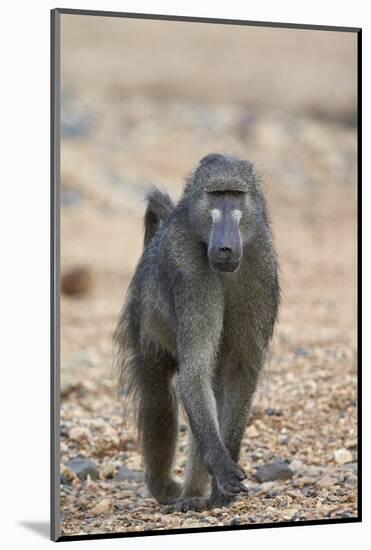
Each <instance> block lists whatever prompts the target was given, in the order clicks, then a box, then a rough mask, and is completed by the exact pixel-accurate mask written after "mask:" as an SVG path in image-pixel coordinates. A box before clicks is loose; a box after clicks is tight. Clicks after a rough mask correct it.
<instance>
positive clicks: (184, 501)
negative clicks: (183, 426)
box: [176, 432, 210, 512]
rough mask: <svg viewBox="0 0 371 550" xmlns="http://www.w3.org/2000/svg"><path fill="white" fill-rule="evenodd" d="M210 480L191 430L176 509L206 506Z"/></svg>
mask: <svg viewBox="0 0 371 550" xmlns="http://www.w3.org/2000/svg"><path fill="white" fill-rule="evenodd" d="M209 482H210V475H209V473H208V471H207V469H206V466H205V465H204V463H203V462H202V459H201V454H200V451H199V449H198V446H197V443H196V441H195V438H194V437H193V435H192V432H189V440H188V454H187V466H186V471H185V481H184V487H183V490H182V494H181V498H180V499H179V501H178V502H177V506H176V508H177V510H179V511H181V512H187V511H188V510H197V511H200V510H203V509H204V508H206V506H207V498H206V496H205V493H206V491H207V489H208V486H209Z"/></svg>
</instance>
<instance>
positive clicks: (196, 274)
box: [115, 154, 280, 510]
mask: <svg viewBox="0 0 371 550" xmlns="http://www.w3.org/2000/svg"><path fill="white" fill-rule="evenodd" d="M279 296H280V291H279V282H278V274H277V259H276V254H275V250H274V245H273V241H272V237H271V230H270V224H269V220H268V216H267V210H266V205H265V200H264V197H263V194H262V190H261V187H260V182H259V178H258V177H257V175H256V173H255V170H254V167H253V165H252V164H251V163H250V162H248V161H243V160H240V159H238V158H236V157H233V156H228V155H218V154H216V155H208V156H207V157H205V158H204V159H202V160H201V161H200V163H199V165H198V166H197V168H196V170H195V171H194V172H193V173H192V175H191V176H190V177H189V178H188V180H187V183H186V186H185V189H184V193H183V196H182V197H181V199H180V201H179V202H178V204H177V205H176V206H173V204H172V202H171V199H170V198H169V197H168V196H167V195H165V194H161V192H159V191H157V190H153V191H152V192H151V193H150V195H149V197H148V207H147V211H146V215H145V247H144V251H143V254H142V257H141V259H140V260H139V263H138V266H137V268H136V271H135V274H134V276H133V279H132V281H131V284H130V287H129V289H128V293H127V297H126V302H125V305H124V308H123V310H122V313H121V316H120V320H119V324H118V327H117V331H116V334H115V341H116V344H117V350H118V355H117V363H118V366H119V369H120V373H121V374H120V380H121V388H122V391H123V392H124V393H125V394H126V396H127V397H129V398H132V400H133V403H134V405H135V409H136V412H137V419H138V429H139V434H140V439H141V442H142V450H143V456H144V463H145V469H146V481H147V485H148V487H149V490H150V491H151V493H152V495H153V496H154V497H155V498H156V499H157V500H158V501H159V502H161V503H174V502H175V504H176V507H177V509H179V510H187V509H190V508H196V509H197V508H202V507H204V506H206V505H207V506H216V505H223V504H228V502H230V501H231V499H232V498H233V497H234V496H235V495H236V494H238V493H239V492H241V491H244V490H245V486H244V485H243V484H242V480H243V479H244V477H245V474H244V473H243V471H242V469H241V468H240V466H239V465H238V459H239V453H240V445H241V439H242V436H243V432H244V429H245V426H246V423H247V418H248V414H249V408H250V404H251V401H252V397H253V394H254V392H255V389H256V386H257V382H258V378H259V374H260V372H261V370H262V368H263V366H264V362H265V360H266V355H267V350H268V345H269V342H270V340H271V337H272V334H273V329H274V324H275V321H276V318H277V311H278V305H279ZM177 396H179V398H180V399H181V401H182V403H183V405H184V408H185V411H186V413H187V416H188V419H189V423H190V428H191V430H190V432H191V433H190V450H189V457H188V458H189V463H188V465H187V468H186V476H185V482H184V485H183V487H181V486H180V484H179V483H178V482H176V481H175V480H174V479H173V477H172V473H171V468H172V464H173V458H174V453H175V445H176V439H177V430H178V427H177V415H178V403H177ZM210 479H211V480H212V485H211V494H210V495H208V494H207V491H208V487H209V481H210Z"/></svg>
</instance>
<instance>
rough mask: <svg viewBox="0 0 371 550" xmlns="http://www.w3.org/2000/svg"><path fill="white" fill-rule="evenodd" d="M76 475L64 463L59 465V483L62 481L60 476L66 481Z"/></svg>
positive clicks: (71, 479)
mask: <svg viewBox="0 0 371 550" xmlns="http://www.w3.org/2000/svg"><path fill="white" fill-rule="evenodd" d="M76 477H77V476H76V474H75V472H74V471H73V470H72V469H71V468H69V467H68V466H66V465H65V464H62V465H61V483H64V482H63V481H62V478H64V479H66V480H67V482H70V481H73V480H74V479H76Z"/></svg>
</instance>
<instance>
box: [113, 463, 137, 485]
mask: <svg viewBox="0 0 371 550" xmlns="http://www.w3.org/2000/svg"><path fill="white" fill-rule="evenodd" d="M115 480H116V481H143V480H144V474H143V473H142V472H138V471H137V470H131V469H130V468H128V467H127V466H125V464H123V465H122V466H120V468H119V470H118V472H117V474H116V477H115Z"/></svg>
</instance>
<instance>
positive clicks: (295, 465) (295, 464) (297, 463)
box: [290, 460, 304, 472]
mask: <svg viewBox="0 0 371 550" xmlns="http://www.w3.org/2000/svg"><path fill="white" fill-rule="evenodd" d="M290 468H291V469H292V470H294V472H301V471H302V470H303V469H304V464H303V463H302V462H301V460H293V461H292V462H291V463H290Z"/></svg>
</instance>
